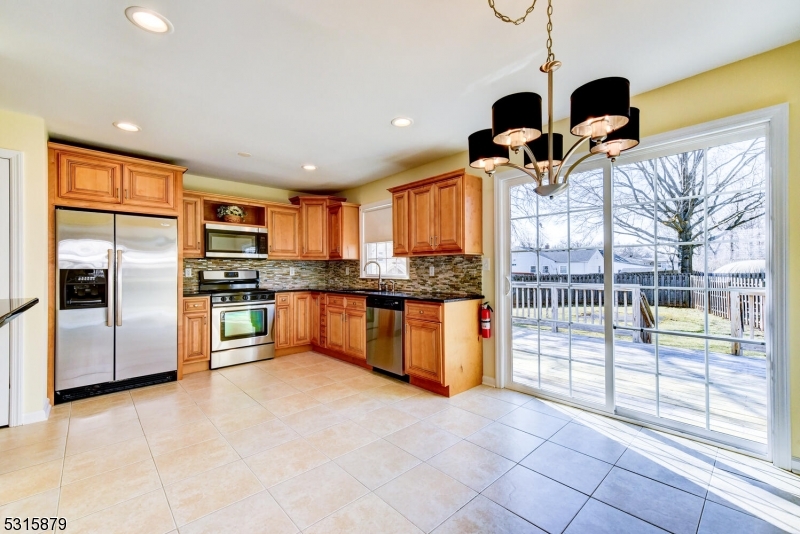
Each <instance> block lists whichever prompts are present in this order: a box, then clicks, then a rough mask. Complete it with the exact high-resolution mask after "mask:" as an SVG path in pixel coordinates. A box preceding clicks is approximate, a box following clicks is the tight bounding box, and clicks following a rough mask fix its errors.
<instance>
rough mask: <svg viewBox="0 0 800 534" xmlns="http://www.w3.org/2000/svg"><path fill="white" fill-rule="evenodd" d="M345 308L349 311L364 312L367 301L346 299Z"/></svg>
mask: <svg viewBox="0 0 800 534" xmlns="http://www.w3.org/2000/svg"><path fill="white" fill-rule="evenodd" d="M347 308H348V309H350V310H366V309H367V299H364V298H352V297H347Z"/></svg>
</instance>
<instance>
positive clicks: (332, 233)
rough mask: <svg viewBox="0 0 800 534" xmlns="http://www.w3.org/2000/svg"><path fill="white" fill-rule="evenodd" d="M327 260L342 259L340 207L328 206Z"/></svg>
mask: <svg viewBox="0 0 800 534" xmlns="http://www.w3.org/2000/svg"><path fill="white" fill-rule="evenodd" d="M328 258H329V259H332V260H340V259H342V206H341V205H335V206H328Z"/></svg>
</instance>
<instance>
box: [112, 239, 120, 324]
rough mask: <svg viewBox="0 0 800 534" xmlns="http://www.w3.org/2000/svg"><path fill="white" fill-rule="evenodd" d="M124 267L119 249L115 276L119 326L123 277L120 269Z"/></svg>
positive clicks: (118, 321)
mask: <svg viewBox="0 0 800 534" xmlns="http://www.w3.org/2000/svg"><path fill="white" fill-rule="evenodd" d="M121 269H122V251H121V250H118V251H117V269H116V275H115V276H114V287H115V288H116V290H117V303H116V308H117V326H122V277H121V276H120V271H121Z"/></svg>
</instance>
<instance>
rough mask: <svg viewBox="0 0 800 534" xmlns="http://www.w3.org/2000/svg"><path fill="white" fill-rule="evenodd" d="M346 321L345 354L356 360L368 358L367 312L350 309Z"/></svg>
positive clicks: (345, 317)
mask: <svg viewBox="0 0 800 534" xmlns="http://www.w3.org/2000/svg"><path fill="white" fill-rule="evenodd" d="M344 320H345V332H346V336H345V342H346V343H345V347H344V352H345V354H348V355H350V356H353V357H354V358H361V359H364V360H365V359H366V358H367V312H366V311H363V310H351V309H348V310H347V312H346V313H345V316H344Z"/></svg>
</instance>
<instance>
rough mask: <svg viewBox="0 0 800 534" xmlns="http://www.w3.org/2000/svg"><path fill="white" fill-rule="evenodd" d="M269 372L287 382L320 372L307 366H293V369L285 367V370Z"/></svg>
mask: <svg viewBox="0 0 800 534" xmlns="http://www.w3.org/2000/svg"><path fill="white" fill-rule="evenodd" d="M270 374H271V375H272V376H274V377H276V378H279V379H280V380H283V381H284V382H289V381H291V380H297V379H298V378H305V377H307V376H312V375H318V374H320V373H319V372H318V371H314V370H311V369H309V368H308V367H295V368H294V369H287V370H286V371H273V372H271V373H270Z"/></svg>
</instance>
